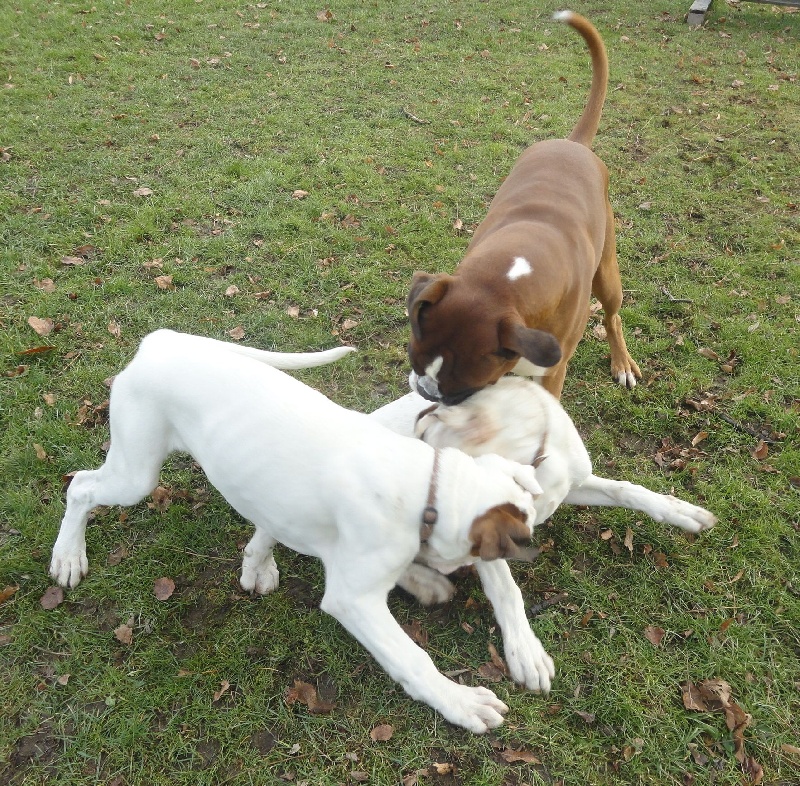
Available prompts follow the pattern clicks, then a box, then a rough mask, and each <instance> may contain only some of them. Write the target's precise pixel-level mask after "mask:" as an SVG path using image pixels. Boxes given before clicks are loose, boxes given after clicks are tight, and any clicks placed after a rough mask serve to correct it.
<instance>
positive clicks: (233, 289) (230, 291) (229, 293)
mask: <svg viewBox="0 0 800 786" xmlns="http://www.w3.org/2000/svg"><path fill="white" fill-rule="evenodd" d="M239 291H240V290H239V287H237V286H236V284H231V285H230V286H229V287H228V288H227V289H226V290H225V297H233V296H234V295H238V294H239Z"/></svg>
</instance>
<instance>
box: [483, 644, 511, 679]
mask: <svg viewBox="0 0 800 786" xmlns="http://www.w3.org/2000/svg"><path fill="white" fill-rule="evenodd" d="M487 646H488V649H489V657H490V658H491V659H492V663H493V664H494V665H495V666H496V667H497V668H498V669H500V671H502V672H503V674H506V675H507V674H508V666H506V662H505V661H504V660H503V659H502V658H501V657H500V653H499V652H498V651H497V647H495V646H494V644H492V642H491V641H490V642H489V644H488V645H487Z"/></svg>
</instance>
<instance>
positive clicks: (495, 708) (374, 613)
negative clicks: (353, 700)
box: [320, 573, 508, 734]
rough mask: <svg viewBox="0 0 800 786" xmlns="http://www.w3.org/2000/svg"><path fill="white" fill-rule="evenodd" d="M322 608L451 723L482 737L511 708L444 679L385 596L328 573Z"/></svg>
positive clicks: (480, 690)
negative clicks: (353, 587) (353, 586)
mask: <svg viewBox="0 0 800 786" xmlns="http://www.w3.org/2000/svg"><path fill="white" fill-rule="evenodd" d="M320 607H321V608H322V610H323V611H325V612H327V613H328V614H330V615H331V616H333V617H335V618H336V619H337V620H339V622H341V623H342V625H344V627H345V628H346V629H347V630H348V631H349V632H350V633H351V634H352V635H353V636H354V637H355V638H356V639H357V640H358V641H359V642H361V644H362V645H363V646H364V647H366V648H367V649H368V650H369V651H370V652H371V653H372V655H373V657H374V658H375V660H377V661H378V663H379V664H380V665H381V666H382V667H383V668H384V669H385V670H386V672H387V673H388V674H389V676H390V677H392V678H393V679H394V680H396V681H397V682H399V683H400V685H402V686H403V688H404V689H405V691H406V692H407V693H408V694H409V696H411V697H412V698H414V699H418V700H419V701H424V702H425V703H426V704H429V705H430V706H431V707H433V708H434V709H435V710H438V711H439V712H440V713H441V714H442V715H443V716H444V717H445V718H446V719H447V720H449V721H450V722H451V723H455V724H456V725H458V726H463V727H464V728H465V729H468V730H469V731H472V732H475V733H476V734H483V733H484V732H486V731H488V730H489V729H494V728H496V727H497V726H499V725H500V724H501V723H502V722H503V715H505V713H506V712H508V707H507V706H506V705H505V704H504V703H503V702H502V701H500V699H498V698H497V696H495V695H494V693H492V691H490V690H489V689H488V688H483V687H477V688H472V687H469V686H467V685H458V684H457V683H455V682H453V681H452V680H449V679H447V677H445V676H444V674H441V673H440V672H439V671H438V669H437V668H436V666H435V665H434V664H433V661H432V660H431V659H430V657H429V656H428V654H427V653H426V652H425V651H424V650H423V649H421V648H420V647H418V646H417V645H416V644H414V642H413V641H412V640H411V638H410V637H409V636H408V635H406V633H405V632H404V631H403V629H402V628H401V627H400V625H398V623H397V620H395V618H394V617H393V616H392V615H391V612H390V611H389V608H388V606H387V605H386V595H385V593H383V594H381V593H380V592H379V591H375V590H367V591H363V589H362V591H359V592H357V593H356V592H352V591H351V590H350V589H349V588H348V586H347V581H346V580H344V581H340V580H338V578H337V577H336V576H335V575H334V576H331V574H330V573H329V574H328V577H327V586H326V589H325V596H324V598H323V599H322V604H321V606H320Z"/></svg>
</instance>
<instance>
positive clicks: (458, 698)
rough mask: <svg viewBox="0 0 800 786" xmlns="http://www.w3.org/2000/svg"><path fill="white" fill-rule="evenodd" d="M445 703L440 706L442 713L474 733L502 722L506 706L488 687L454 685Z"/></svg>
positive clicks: (482, 731)
mask: <svg viewBox="0 0 800 786" xmlns="http://www.w3.org/2000/svg"><path fill="white" fill-rule="evenodd" d="M453 688H455V689H456V690H453V691H451V695H450V696H448V697H447V698H448V700H447V705H446V706H445V707H440V708H439V709H440V712H441V713H442V715H444V716H445V718H447V720H449V721H450V723H455V724H456V725H458V726H463V727H464V728H465V729H467V730H469V731H471V732H473V733H475V734H485V733H486V732H487V731H489V729H496V728H497V727H498V726H500V725H501V724H502V723H503V716H504V715H505V714H506V713H507V712H508V707H507V706H506V705H505V704H504V703H503V702H502V701H500V699H498V698H497V696H495V695H494V693H492V691H490V690H489V689H488V688H483V687H477V688H472V687H469V686H468V685H455V684H453Z"/></svg>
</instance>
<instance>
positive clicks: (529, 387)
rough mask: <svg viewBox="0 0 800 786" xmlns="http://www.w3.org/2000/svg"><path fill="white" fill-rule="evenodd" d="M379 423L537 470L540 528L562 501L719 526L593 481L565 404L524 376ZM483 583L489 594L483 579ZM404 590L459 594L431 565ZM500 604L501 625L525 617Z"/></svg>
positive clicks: (426, 598) (384, 413) (402, 410)
mask: <svg viewBox="0 0 800 786" xmlns="http://www.w3.org/2000/svg"><path fill="white" fill-rule="evenodd" d="M371 417H373V418H375V419H376V420H377V421H378V422H380V423H383V424H384V425H385V426H386V427H387V428H390V429H392V430H394V431H397V432H398V433H399V434H405V435H408V436H410V435H412V434H416V435H417V436H418V437H420V438H421V439H423V440H424V441H425V442H427V443H428V444H430V445H433V446H434V447H438V448H444V447H456V448H459V449H460V450H463V451H464V452H465V453H468V454H469V455H471V456H483V455H487V454H498V455H500V456H503V457H504V458H507V459H511V460H512V461H517V462H519V463H521V464H535V466H536V480H537V481H538V482H539V484H540V486H541V487H542V493H541V494H539V495H538V496H537V497H536V499H535V501H534V506H535V508H536V517H535V520H534V526H535V525H536V524H540V523H541V522H543V521H544V520H545V519H546V518H548V517H549V516H551V515H552V514H553V512H554V511H555V509H556V508H557V507H558V506H559V505H560V504H561V503H562V502H566V503H567V504H572V505H602V506H616V507H623V508H630V509H632V510H639V511H641V512H642V513H646V514H647V515H648V516H650V518H652V519H654V520H655V521H663V522H666V523H667V524H672V525H673V526H675V527H680V528H681V529H683V530H686V532H702V531H703V530H707V529H710V528H711V527H713V526H714V524H715V523H716V520H717V519H716V517H715V516H714V515H713V514H712V513H710V512H709V511H707V510H705V509H704V508H701V507H698V506H697V505H692V504H690V503H688V502H684V501H683V500H680V499H677V498H676V497H673V496H671V495H669V494H657V493H655V492H653V491H650V490H648V489H646V488H644V487H643V486H639V485H636V484H633V483H628V482H627V481H620V480H609V479H607V478H600V477H598V476H597V475H595V474H593V473H592V463H591V459H590V458H589V454H588V452H587V450H586V447H585V446H584V444H583V440H582V439H581V437H580V434H579V433H578V430H577V429H576V428H575V424H574V423H573V422H572V420H571V418H570V417H569V415H568V414H567V413H566V411H565V410H564V408H563V407H562V406H561V404H560V403H559V402H558V399H556V398H555V397H554V396H553V395H551V394H550V393H548V392H547V391H546V390H545V389H544V388H543V387H542V386H541V385H539V384H537V383H535V382H533V381H531V380H528V379H523V378H522V377H513V376H508V377H503V378H502V379H500V380H498V382H497V383H496V384H494V385H490V386H489V387H487V388H484V389H483V390H481V391H479V392H478V393H475V394H474V395H472V396H470V398H468V399H467V400H466V401H463V402H462V403H460V404H458V405H456V406H446V405H444V404H434V405H431V403H430V401H427V400H425V399H424V398H422V396H420V395H418V394H417V393H408V394H407V395H405V396H403V397H402V398H400V399H398V400H397V401H393V402H392V403H390V404H387V405H386V406H384V407H381V408H380V409H377V410H375V412H373V413H372V415H371ZM492 568H495V565H493V566H492ZM411 578H413V581H411V580H410V579H411ZM481 579H482V580H483V582H484V587H486V584H487V582H486V578H485V577H484V575H483V573H481ZM400 586H401V587H403V588H404V589H406V590H408V591H409V592H411V593H412V594H414V595H416V596H417V597H418V598H419V599H420V601H422V602H423V603H425V602H435V601H439V600H441V599H443V598H444V599H447V598H449V597H450V596H451V595H452V593H453V587H452V585H451V584H450V582H449V581H447V580H446V579H444V577H443V576H440V575H438V574H436V573H434V572H432V571H430V570H428V569H426V568H424V567H423V566H419V567H418V569H417V570H416V571H415V573H414V575H413V577H409V576H404V577H403V578H402V579H401V581H400ZM487 594H489V591H488V589H487ZM492 603H493V605H494V606H495V615H496V616H497V619H498V621H500V619H501V616H502V615H503V614H504V613H505V614H514V613H516V614H520V611H519V609H518V610H517V611H516V612H513V611H512V612H509V611H506V612H501V611H500V609H499V608H498V605H502V604H503V599H502V598H500V599H498V600H497V601H496V600H495V599H494V598H492ZM524 613H525V612H524V609H523V610H522V611H521V614H522V615H523V616H522V617H518V618H517V619H516V622H511V621H509V622H508V623H506V625H507V627H508V628H509V629H519V628H520V627H521V626H522V625H523V620H524V626H526V627H527V626H528V622H527V619H526V618H525V617H524ZM502 624H503V623H502V622H501V625H502ZM506 648H508V644H506Z"/></svg>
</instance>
